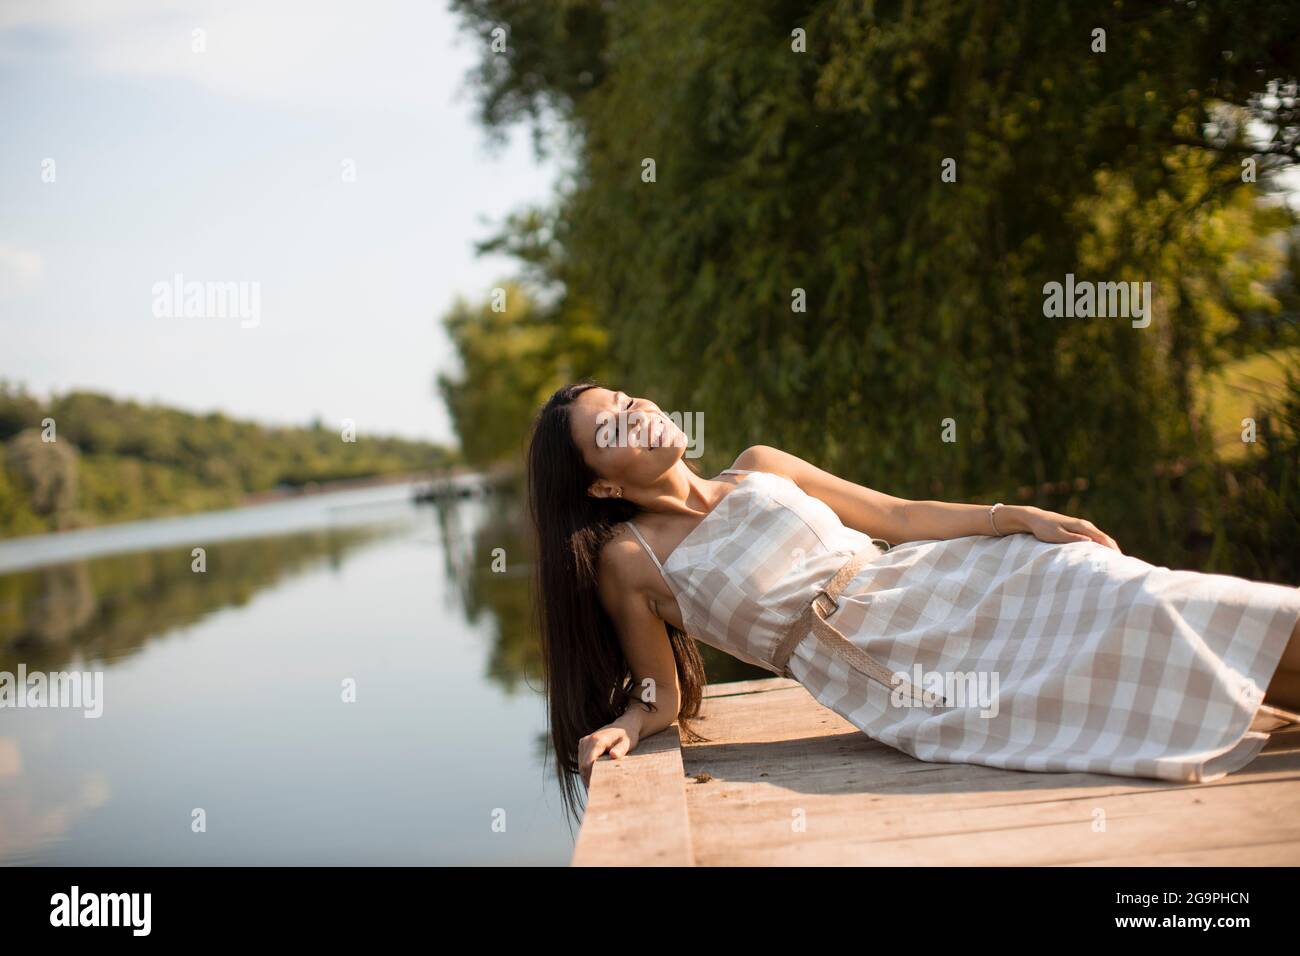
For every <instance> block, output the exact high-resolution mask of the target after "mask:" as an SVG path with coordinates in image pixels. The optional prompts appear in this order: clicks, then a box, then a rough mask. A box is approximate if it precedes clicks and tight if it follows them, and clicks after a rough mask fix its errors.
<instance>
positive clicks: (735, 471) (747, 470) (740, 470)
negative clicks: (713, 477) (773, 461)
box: [718, 468, 757, 475]
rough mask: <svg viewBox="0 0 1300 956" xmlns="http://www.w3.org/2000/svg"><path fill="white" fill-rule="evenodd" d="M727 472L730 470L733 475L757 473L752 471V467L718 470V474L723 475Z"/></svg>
mask: <svg viewBox="0 0 1300 956" xmlns="http://www.w3.org/2000/svg"><path fill="white" fill-rule="evenodd" d="M727 472H731V473H732V474H733V475H754V474H757V472H756V471H754V470H753V469H752V468H724V469H722V471H720V472H718V474H720V475H725V474H726V473H727Z"/></svg>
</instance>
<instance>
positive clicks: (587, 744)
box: [578, 718, 636, 787]
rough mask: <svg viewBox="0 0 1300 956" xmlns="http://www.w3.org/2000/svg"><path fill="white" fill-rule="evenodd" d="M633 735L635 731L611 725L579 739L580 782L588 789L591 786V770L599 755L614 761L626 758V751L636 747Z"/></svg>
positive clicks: (615, 724) (616, 724)
mask: <svg viewBox="0 0 1300 956" xmlns="http://www.w3.org/2000/svg"><path fill="white" fill-rule="evenodd" d="M620 719H621V718H620ZM634 733H635V731H629V730H628V729H627V728H626V727H624V726H623V725H621V724H619V723H612V724H607V725H605V726H604V727H601V728H600V729H599V730H597V731H593V732H592V733H589V734H587V736H585V737H582V738H580V739H579V740H578V770H579V771H581V773H582V782H583V783H584V784H586V785H587V786H588V787H590V786H591V768H592V767H593V766H594V765H595V763H596V760H597V759H599V757H600V755H601V754H606V753H607V754H609V755H610V756H611V757H613V758H614V759H616V760H617V759H618V758H619V757H626V756H627V754H628V751H630V750H631V749H632V748H633V747H635V746H636V740H634V739H633V735H634Z"/></svg>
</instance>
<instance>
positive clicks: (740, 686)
mask: <svg viewBox="0 0 1300 956" xmlns="http://www.w3.org/2000/svg"><path fill="white" fill-rule="evenodd" d="M802 686H803V685H802V684H800V683H799V682H798V681H797V680H789V679H788V678H785V677H760V678H758V679H757V680H733V681H728V682H727V683H725V684H706V685H705V687H704V699H705V700H708V699H709V698H711V697H734V696H736V695H737V694H762V693H766V692H767V691H771V690H785V689H786V688H790V687H802Z"/></svg>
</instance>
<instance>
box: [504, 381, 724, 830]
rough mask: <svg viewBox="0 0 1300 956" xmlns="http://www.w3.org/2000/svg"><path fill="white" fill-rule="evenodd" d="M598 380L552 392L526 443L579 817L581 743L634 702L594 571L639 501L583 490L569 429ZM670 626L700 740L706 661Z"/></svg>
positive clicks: (555, 717)
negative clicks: (575, 406) (574, 411)
mask: <svg viewBox="0 0 1300 956" xmlns="http://www.w3.org/2000/svg"><path fill="white" fill-rule="evenodd" d="M596 387H597V385H596V383H595V382H591V381H583V382H578V383H575V384H572V385H566V386H564V387H563V388H560V389H558V390H557V391H556V392H555V394H554V395H552V396H551V397H550V398H549V399H548V400H547V402H546V404H545V405H544V406H542V410H541V411H540V412H538V414H537V418H536V421H535V422H534V423H533V431H532V438H531V440H530V442H529V446H528V507H529V511H530V513H531V516H532V521H533V528H534V531H535V533H536V542H535V544H536V550H535V554H536V558H535V561H534V568H535V575H534V588H535V594H534V601H533V604H534V607H535V608H536V610H537V614H538V631H539V633H540V634H541V641H542V659H543V664H544V667H545V687H546V709H547V716H548V720H549V724H550V729H551V743H552V745H553V747H554V749H555V771H556V774H557V776H558V777H559V781H560V795H561V797H562V798H563V800H564V806H565V809H566V810H567V811H568V813H569V814H570V815H571V817H572V818H573V819H575V820H576V819H577V816H578V807H579V805H580V802H581V799H580V798H581V790H580V786H579V785H580V782H581V777H580V776H579V773H578V740H579V739H580V738H581V737H584V736H586V735H587V734H589V733H591V732H592V731H594V730H596V729H598V728H600V727H603V726H605V725H606V724H608V723H610V722H611V721H613V720H615V719H616V718H618V717H619V716H620V715H622V713H623V712H624V711H625V710H626V709H627V706H628V703H629V702H630V701H631V700H632V699H638V700H639V699H640V694H639V690H638V689H637V688H635V687H634V686H633V683H632V674H631V670H630V668H629V666H628V662H627V660H626V658H625V657H624V656H623V649H622V646H621V645H620V644H619V641H618V635H617V633H616V631H615V629H614V624H613V622H612V621H611V620H610V618H609V615H608V614H606V613H605V609H604V606H603V605H602V604H601V601H600V595H599V594H598V593H597V590H596V571H597V567H598V559H599V555H600V549H601V547H602V546H603V545H604V544H605V542H607V541H608V540H609V539H610V538H611V537H613V536H614V534H615V533H616V532H617V526H618V525H619V524H620V523H621V522H623V521H627V520H628V519H630V518H632V517H634V516H636V515H637V514H639V513H640V512H641V508H639V507H638V506H637V505H635V504H633V503H632V502H630V501H627V500H625V499H622V498H595V497H592V496H591V495H589V494H587V489H588V488H589V487H590V486H591V483H592V482H593V481H595V480H596V479H597V478H598V477H599V476H598V475H597V474H596V473H595V472H594V471H592V470H591V468H590V467H589V466H588V465H587V463H586V461H585V460H584V459H583V457H582V452H581V450H580V449H579V448H578V446H577V444H575V442H574V441H573V433H572V432H571V431H570V423H569V412H570V406H571V405H572V403H573V400H574V399H576V398H577V397H578V396H579V395H581V394H582V393H583V392H585V391H586V390H587V389H589V388H596ZM687 466H688V467H691V463H690V462H689V461H688V462H687ZM692 470H694V469H693V468H692ZM666 627H667V631H668V639H669V643H670V645H671V647H672V651H673V657H674V658H675V659H676V662H677V679H678V684H679V686H680V688H681V695H680V702H681V703H680V709H679V711H678V714H677V717H678V721H679V722H680V724H681V726H682V729H683V730H685V731H686V732H687V734H688V735H689V736H692V737H697V736H698V735H697V734H695V733H694V732H693V731H692V730H691V729H690V726H689V723H688V721H689V719H690V718H692V717H695V716H697V715H698V714H699V711H700V702H701V700H702V698H703V691H704V680H705V678H704V662H703V660H702V659H701V658H700V652H699V648H697V647H696V646H695V642H694V641H693V640H691V638H690V637H688V636H687V635H686V634H685V633H684V632H683V631H680V630H678V629H677V628H676V627H673V626H672V625H671V624H668V625H666ZM649 706H650V707H652V708H653V706H654V705H653V704H650V705H649Z"/></svg>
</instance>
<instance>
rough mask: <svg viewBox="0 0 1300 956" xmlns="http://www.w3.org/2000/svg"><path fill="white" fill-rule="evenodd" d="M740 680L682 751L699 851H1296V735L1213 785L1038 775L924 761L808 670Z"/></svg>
mask: <svg viewBox="0 0 1300 956" xmlns="http://www.w3.org/2000/svg"><path fill="white" fill-rule="evenodd" d="M745 683H746V684H747V685H750V686H749V687H748V693H744V694H731V695H715V696H711V697H710V698H709V703H708V704H707V705H706V710H705V715H704V719H703V720H701V721H700V722H699V724H698V729H699V730H700V731H701V732H702V733H703V734H704V735H705V736H706V737H708V738H710V739H709V741H707V742H700V743H692V744H688V745H687V746H686V747H685V748H684V750H683V766H684V768H685V770H686V771H687V773H688V774H689V775H690V776H691V777H693V778H695V779H692V780H689V781H688V782H687V785H686V804H687V808H688V813H689V816H690V821H691V827H692V840H693V843H694V851H695V858H696V862H697V863H699V864H702V865H708V864H726V865H762V864H799V865H803V864H829V865H836V864H869V865H892V864H902V865H916V864H922V865H926V864H931V865H958V866H960V865H987V864H1001V865H1006V864H1030V865H1044V864H1065V865H1088V864H1095V863H1107V862H1110V861H1116V862H1118V861H1121V860H1122V861H1123V864H1122V865H1136V864H1142V863H1146V862H1151V863H1158V862H1161V861H1177V860H1185V861H1189V862H1187V863H1184V864H1177V863H1173V862H1170V863H1167V864H1165V865H1195V864H1193V863H1192V862H1190V861H1194V860H1200V859H1206V860H1236V861H1245V862H1250V863H1254V864H1255V865H1262V863H1263V860H1264V859H1270V860H1274V861H1280V862H1281V863H1282V865H1288V864H1289V865H1295V864H1297V863H1300V747H1297V746H1296V745H1295V743H1294V742H1293V743H1292V745H1291V746H1290V747H1289V748H1288V747H1285V746H1280V745H1279V738H1280V736H1281V735H1278V736H1275V737H1274V739H1273V740H1272V741H1270V745H1269V747H1268V748H1266V749H1265V752H1264V754H1262V755H1261V756H1260V757H1258V758H1256V760H1255V761H1254V762H1253V763H1252V764H1251V765H1250V767H1248V768H1246V769H1243V770H1241V771H1238V772H1236V773H1234V774H1230V775H1229V776H1227V777H1225V778H1223V779H1222V780H1219V781H1215V782H1214V783H1212V784H1200V785H1197V784H1181V783H1175V782H1164V781H1158V780H1146V779H1142V778H1132V777H1117V776H1112V775H1103V774H1057V773H1041V774H1040V773H1028V772H1019V771H1009V770H999V769H996V768H991V767H982V766H979V765H973V764H938V763H927V762H924V761H919V760H916V759H914V758H912V757H909V756H907V755H906V754H903V753H901V752H899V751H896V750H894V749H892V748H889V747H886V746H885V745H883V744H879V743H877V742H875V741H872V740H871V739H870V738H868V737H866V736H865V735H864V734H862V733H860V732H859V731H857V730H856V728H854V727H852V725H850V724H848V722H847V721H844V720H843V719H842V718H840V717H839V716H838V715H836V714H835V713H833V712H832V711H829V710H827V709H826V708H824V707H822V706H821V705H820V704H818V703H817V702H816V701H815V700H813V698H812V697H811V696H810V695H808V693H807V692H806V691H805V690H803V688H801V687H799V686H798V685H797V684H795V685H794V687H790V686H789V684H790V683H792V682H777V681H772V682H767V681H756V682H745ZM778 683H779V686H777V685H778ZM763 684H770V685H771V686H769V687H767V688H764V687H762V686H760V685H763ZM1103 823H1104V827H1103V826H1102V824H1103ZM1225 865H1226V864H1225Z"/></svg>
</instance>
